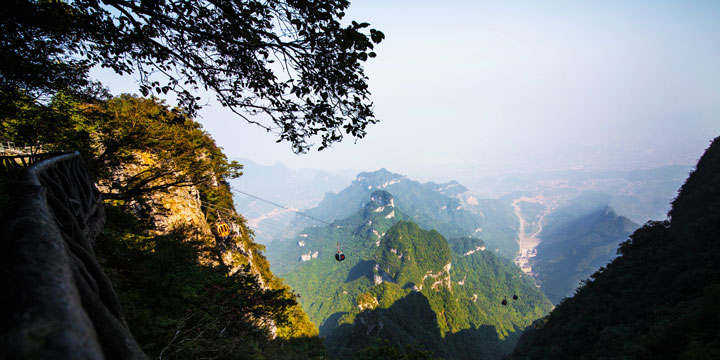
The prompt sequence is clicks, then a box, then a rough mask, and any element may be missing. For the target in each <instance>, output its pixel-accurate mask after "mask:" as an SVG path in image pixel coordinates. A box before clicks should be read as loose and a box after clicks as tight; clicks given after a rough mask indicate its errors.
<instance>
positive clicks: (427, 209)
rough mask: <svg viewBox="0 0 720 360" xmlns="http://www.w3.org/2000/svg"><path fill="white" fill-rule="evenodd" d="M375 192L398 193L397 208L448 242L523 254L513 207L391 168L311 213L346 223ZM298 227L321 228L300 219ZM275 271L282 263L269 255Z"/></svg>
mask: <svg viewBox="0 0 720 360" xmlns="http://www.w3.org/2000/svg"><path fill="white" fill-rule="evenodd" d="M376 190H385V191H388V192H390V193H392V194H393V196H394V198H395V199H396V200H397V201H398V204H397V206H398V209H399V210H400V211H402V212H403V213H404V214H406V216H408V218H409V219H410V220H412V221H413V222H415V223H417V224H418V225H420V226H421V227H422V228H424V229H428V230H429V229H434V230H437V231H438V232H440V233H441V234H443V236H445V237H448V238H450V237H463V236H476V237H480V238H482V239H483V240H484V241H485V243H486V245H487V247H488V248H489V249H491V250H492V251H496V252H497V253H498V254H500V255H501V256H504V257H506V258H514V257H515V254H516V252H517V249H518V245H517V241H516V237H517V226H518V222H517V218H516V217H515V216H514V214H513V209H512V207H511V206H510V205H509V204H506V203H504V202H502V201H499V200H493V199H479V198H477V197H475V196H473V195H472V194H470V193H469V192H468V189H467V188H465V187H464V186H462V185H460V184H459V183H457V182H455V181H451V182H448V183H446V184H436V183H433V182H428V183H424V184H421V183H419V182H417V181H414V180H411V179H408V178H407V177H405V176H403V175H400V174H396V173H392V172H390V171H387V170H386V169H380V170H378V171H374V172H365V173H360V174H358V176H357V178H356V179H355V180H354V181H353V182H352V183H351V185H350V186H349V187H347V188H345V189H344V190H342V191H341V192H339V193H337V194H333V193H328V194H327V195H326V196H325V198H324V199H323V201H322V202H321V203H320V204H319V205H318V206H317V207H315V208H312V209H309V210H307V211H306V212H307V213H308V214H310V215H312V216H315V217H317V218H320V219H325V220H326V221H332V220H335V219H343V218H345V217H347V216H350V215H352V214H354V213H355V212H356V211H358V210H359V209H361V208H362V207H363V206H364V204H365V202H366V201H367V198H368V197H369V196H370V194H372V192H374V191H376ZM298 220H299V221H300V222H299V226H300V227H304V226H307V225H318V224H317V223H316V222H313V221H312V220H307V219H298ZM268 256H269V257H270V259H271V262H272V264H273V266H275V264H276V263H278V261H276V260H279V261H283V259H278V258H276V257H275V254H273V253H272V252H269V253H268Z"/></svg>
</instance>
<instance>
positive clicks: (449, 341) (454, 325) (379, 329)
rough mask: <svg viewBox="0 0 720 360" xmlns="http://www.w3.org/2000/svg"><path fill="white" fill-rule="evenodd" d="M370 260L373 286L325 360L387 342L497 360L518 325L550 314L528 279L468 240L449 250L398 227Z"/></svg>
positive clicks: (343, 321) (428, 235)
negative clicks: (371, 261) (331, 355)
mask: <svg viewBox="0 0 720 360" xmlns="http://www.w3.org/2000/svg"><path fill="white" fill-rule="evenodd" d="M468 245H469V246H468ZM451 248H452V249H453V250H451ZM468 249H469V250H468ZM457 250H460V251H457ZM374 257H375V259H376V261H375V266H374V267H373V269H372V272H371V273H367V274H366V275H365V276H367V277H370V276H373V277H374V279H375V282H374V286H373V287H372V288H370V289H369V290H368V291H367V292H365V293H363V294H361V295H360V296H358V297H357V299H356V301H357V303H356V305H357V306H355V307H353V308H352V309H349V311H348V312H347V313H344V314H342V316H341V317H340V318H339V320H338V326H337V327H335V328H334V329H332V331H331V332H330V333H329V334H328V335H327V338H326V340H325V344H326V346H327V347H328V350H329V351H330V352H331V353H332V354H337V355H338V356H340V357H347V358H352V357H353V354H355V353H356V352H357V351H358V350H361V349H365V348H367V347H372V346H378V345H379V344H383V342H384V341H387V342H389V343H390V344H392V345H394V346H396V347H398V348H403V347H408V346H409V347H410V349H413V348H414V347H419V348H421V349H426V350H429V351H430V352H432V353H433V354H434V355H435V356H438V357H441V358H443V359H500V358H502V357H503V355H505V354H507V353H509V352H510V351H511V350H512V349H513V348H514V346H515V342H516V341H517V339H518V338H519V334H520V330H521V329H522V326H523V325H521V324H529V323H530V322H532V321H533V320H534V319H536V318H538V317H540V316H543V314H545V313H547V311H549V309H550V303H549V301H548V300H547V299H546V298H545V297H544V296H543V295H542V293H541V292H540V291H538V289H537V288H536V287H535V286H534V284H533V282H532V280H531V279H530V278H529V277H528V276H526V275H525V274H523V273H522V271H520V269H519V268H517V267H516V266H515V265H514V264H513V263H511V262H510V261H507V260H505V259H502V258H499V257H498V256H496V255H494V254H493V253H491V252H488V251H485V246H484V244H483V243H482V241H479V240H477V239H474V238H466V239H453V240H451V241H450V242H448V241H446V240H445V239H444V238H443V237H442V235H440V234H439V233H438V232H436V231H426V230H423V229H421V228H420V227H418V226H417V225H416V224H414V223H411V222H404V221H402V222H398V223H397V224H395V225H394V226H393V227H392V228H390V229H389V230H388V232H387V234H386V235H385V237H384V238H383V241H382V244H381V245H380V246H379V247H378V248H377V249H376V250H375V255H374ZM513 295H517V296H518V298H517V299H515V300H514V299H513ZM504 297H507V300H508V301H509V303H508V305H507V306H505V305H502V300H503V298H504ZM418 344H422V345H421V346H420V345H418Z"/></svg>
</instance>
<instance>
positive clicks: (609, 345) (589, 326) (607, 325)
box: [513, 138, 720, 359]
mask: <svg viewBox="0 0 720 360" xmlns="http://www.w3.org/2000/svg"><path fill="white" fill-rule="evenodd" d="M718 233H720V138H716V139H715V140H714V141H713V143H712V144H711V145H710V147H709V148H708V149H707V150H706V152H705V154H704V155H703V156H702V158H701V159H700V161H699V162H698V165H697V168H696V170H695V171H694V172H693V173H692V174H691V175H690V177H689V178H688V180H687V181H686V182H685V184H684V185H683V186H682V188H681V189H680V192H679V195H678V197H677V198H676V199H675V201H674V202H673V204H672V210H671V211H670V220H669V221H662V222H650V223H648V224H646V225H645V226H643V227H642V228H640V229H638V230H637V231H635V232H634V233H633V234H632V235H631V236H630V240H628V241H626V242H624V243H623V244H621V245H620V248H619V251H618V253H619V254H620V256H619V257H618V258H616V259H615V260H614V261H613V262H611V263H610V264H609V265H608V266H607V267H606V268H602V269H600V270H599V271H598V272H596V273H595V274H593V275H592V277H591V279H590V280H588V281H587V282H586V283H585V284H584V285H583V286H582V287H581V288H580V289H578V291H577V292H576V294H575V296H573V297H571V298H568V299H566V300H564V301H563V302H561V303H560V304H559V305H558V306H557V308H556V309H555V310H554V311H553V312H552V313H551V314H550V315H549V316H548V317H547V318H545V319H543V320H542V321H538V322H537V323H536V324H534V325H533V326H532V327H530V328H528V329H527V330H526V331H525V333H524V334H523V337H522V339H521V341H520V343H519V344H518V348H517V349H516V350H515V352H514V354H513V358H515V359H545V358H565V359H570V358H572V359H596V358H636V359H640V358H647V359H649V358H661V359H711V358H718V357H720V342H718V340H717V334H718V333H720V268H718V266H717V264H718V262H720V246H719V243H718V241H717V234H718Z"/></svg>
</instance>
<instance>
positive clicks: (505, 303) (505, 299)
mask: <svg viewBox="0 0 720 360" xmlns="http://www.w3.org/2000/svg"><path fill="white" fill-rule="evenodd" d="M500 303H501V304H503V305H505V306H507V298H504V297H503V300H502V302H500Z"/></svg>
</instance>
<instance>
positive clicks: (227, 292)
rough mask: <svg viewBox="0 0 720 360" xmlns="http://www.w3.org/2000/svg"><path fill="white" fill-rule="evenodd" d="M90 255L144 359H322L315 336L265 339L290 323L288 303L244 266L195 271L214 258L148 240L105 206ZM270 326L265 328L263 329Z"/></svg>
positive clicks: (178, 236) (131, 220)
mask: <svg viewBox="0 0 720 360" xmlns="http://www.w3.org/2000/svg"><path fill="white" fill-rule="evenodd" d="M107 210H108V222H107V225H106V227H105V229H104V230H103V235H102V236H101V238H100V239H99V241H98V247H97V248H96V251H97V254H98V257H99V258H100V259H101V262H102V263H103V266H104V269H105V271H106V272H107V273H108V276H109V277H110V279H111V280H112V282H113V284H114V285H115V288H116V290H117V293H118V294H119V296H120V299H121V303H122V305H123V307H124V309H125V315H126V319H127V322H128V325H129V327H130V330H131V331H132V333H133V335H134V336H135V338H136V339H137V341H138V343H139V344H140V345H141V347H142V348H143V350H144V351H145V352H146V353H147V354H148V355H150V356H151V357H158V358H160V357H162V358H206V359H213V358H223V359H227V358H240V359H263V358H273V359H300V358H308V359H309V358H323V357H324V356H325V354H324V348H323V347H322V343H321V341H320V339H319V338H317V337H314V338H313V337H297V338H295V339H289V338H284V337H280V338H277V339H271V338H270V336H269V333H268V326H267V325H270V324H272V325H275V326H278V327H286V326H289V325H294V324H293V322H292V321H293V319H292V316H293V311H294V309H296V308H297V303H296V301H295V297H294V296H293V295H292V293H290V292H288V291H287V290H286V289H263V288H262V287H261V286H260V284H259V282H258V279H257V278H256V275H253V274H252V273H251V272H250V271H249V266H247V267H245V268H244V269H240V270H239V271H237V272H235V273H232V274H230V275H228V270H229V269H228V268H227V267H225V266H223V265H216V266H213V265H210V264H207V265H202V264H200V263H198V258H199V257H200V256H201V254H202V253H203V252H208V251H214V250H213V249H209V248H208V247H207V245H206V244H203V243H202V242H198V241H192V240H189V239H187V238H186V237H185V235H184V234H183V232H182V231H178V232H175V233H171V234H169V235H162V236H153V235H151V234H150V232H149V231H148V229H147V228H146V227H145V226H144V225H142V224H141V223H140V222H138V221H137V219H136V218H135V217H134V216H132V215H131V214H128V213H126V212H125V211H124V210H123V209H122V208H120V207H114V206H110V207H108V209H107ZM270 322H271V323H270Z"/></svg>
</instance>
